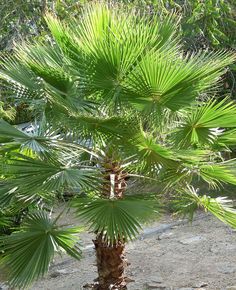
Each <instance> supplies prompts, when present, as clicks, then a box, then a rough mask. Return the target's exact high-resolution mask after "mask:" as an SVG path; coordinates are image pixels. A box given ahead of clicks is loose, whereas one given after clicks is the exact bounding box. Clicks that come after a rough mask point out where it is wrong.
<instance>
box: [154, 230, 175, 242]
mask: <svg viewBox="0 0 236 290" xmlns="http://www.w3.org/2000/svg"><path fill="white" fill-rule="evenodd" d="M173 234H174V233H172V232H169V233H162V234H160V235H159V236H158V238H157V239H158V240H162V239H169V238H171V236H173Z"/></svg>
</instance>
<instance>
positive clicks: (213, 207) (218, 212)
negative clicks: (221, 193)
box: [174, 187, 236, 228]
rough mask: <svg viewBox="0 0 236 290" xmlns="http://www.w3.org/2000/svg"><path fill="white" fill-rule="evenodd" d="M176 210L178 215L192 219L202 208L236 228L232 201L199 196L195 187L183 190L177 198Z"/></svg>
mask: <svg viewBox="0 0 236 290" xmlns="http://www.w3.org/2000/svg"><path fill="white" fill-rule="evenodd" d="M174 204H175V209H176V211H177V213H180V214H184V215H187V214H189V215H190V218H191V219H192V217H193V214H194V212H195V211H196V210H197V209H198V208H199V207H200V208H204V209H205V210H206V211H209V212H211V213H212V214H213V215H214V216H216V217H217V218H218V219H219V220H221V221H222V222H224V223H226V224H228V225H230V226H231V227H233V228H236V210H235V209H234V207H233V204H232V200H229V199H227V198H226V197H217V198H211V197H210V196H207V195H203V196H201V195H198V194H197V192H196V191H195V190H194V188H193V187H188V188H187V189H186V190H184V191H183V190H181V191H180V192H179V194H178V195H177V196H176V197H175V201H174Z"/></svg>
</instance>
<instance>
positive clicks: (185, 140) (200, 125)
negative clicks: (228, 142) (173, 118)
mask: <svg viewBox="0 0 236 290" xmlns="http://www.w3.org/2000/svg"><path fill="white" fill-rule="evenodd" d="M235 124H236V106H235V104H234V102H232V101H228V102H227V101H226V100H225V99H224V100H222V101H220V102H217V100H213V101H209V102H206V103H203V105H201V104H197V105H196V106H195V107H193V108H190V109H189V110H187V111H186V113H185V117H184V120H183V124H182V125H181V127H180V128H178V129H177V132H176V134H175V135H174V140H175V143H176V144H177V145H178V146H191V145H193V144H197V145H199V144H207V143H208V144H209V143H214V142H217V137H218V136H219V138H220V135H221V133H222V132H221V130H219V127H222V128H232V127H235Z"/></svg>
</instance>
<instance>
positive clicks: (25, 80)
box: [0, 4, 236, 290]
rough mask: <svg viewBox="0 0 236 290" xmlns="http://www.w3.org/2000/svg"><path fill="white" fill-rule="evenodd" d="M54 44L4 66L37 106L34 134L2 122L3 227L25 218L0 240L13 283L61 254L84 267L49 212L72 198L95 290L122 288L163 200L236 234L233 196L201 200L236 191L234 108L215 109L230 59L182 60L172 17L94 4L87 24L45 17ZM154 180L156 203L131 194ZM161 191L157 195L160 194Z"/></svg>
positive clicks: (40, 271) (28, 47) (69, 236)
mask: <svg viewBox="0 0 236 290" xmlns="http://www.w3.org/2000/svg"><path fill="white" fill-rule="evenodd" d="M46 21H47V23H48V27H49V29H50V31H51V34H52V36H53V41H50V42H49V43H47V42H46V43H39V42H37V43H33V44H23V45H19V46H18V47H17V48H16V51H15V53H14V55H13V56H8V57H4V58H2V60H1V72H0V75H1V78H2V79H3V81H4V82H3V83H6V85H7V88H8V90H10V91H12V93H13V94H14V96H15V98H17V99H18V100H20V101H21V100H22V101H23V102H28V103H29V105H30V106H32V105H33V106H34V107H36V108H37V114H36V120H37V122H36V124H35V126H34V131H33V132H31V133H25V132H23V131H20V130H19V129H17V128H16V127H14V126H11V125H9V124H8V123H7V122H6V121H4V120H1V121H0V142H1V147H0V156H1V157H0V158H1V162H2V166H1V169H0V176H1V188H0V204H1V206H0V213H1V214H0V219H1V216H2V217H3V218H2V219H1V220H2V223H5V222H6V217H7V216H8V214H9V212H14V211H18V212H19V211H21V212H22V211H23V212H24V211H25V210H27V212H26V214H25V215H26V216H25V217H23V218H22V223H21V227H20V228H15V229H14V231H13V233H12V234H11V235H4V236H2V237H1V238H0V247H1V251H2V254H1V258H0V262H1V265H2V267H4V269H5V271H6V273H7V274H8V281H9V283H10V284H11V285H13V286H18V287H23V288H24V287H26V286H27V285H29V284H30V283H31V282H32V281H33V280H35V279H37V278H39V277H41V276H42V275H44V274H45V273H46V272H47V271H48V268H49V265H50V262H51V260H52V258H53V255H54V252H55V251H57V250H60V249H61V248H63V249H64V250H65V251H66V252H67V253H68V254H69V255H71V256H73V257H75V258H80V246H79V244H78V240H77V235H76V234H77V233H78V232H80V231H81V229H80V227H69V226H68V225H65V226H61V225H60V223H59V225H58V223H57V221H58V219H59V218H60V216H59V217H57V218H56V219H52V218H51V215H50V210H51V209H52V206H53V204H54V203H56V202H57V200H58V196H62V195H63V194H64V193H65V192H69V193H72V194H73V199H72V201H71V202H69V203H67V205H68V206H69V207H73V208H74V211H75V214H76V215H77V216H78V217H80V218H82V219H83V221H84V222H85V224H86V225H88V226H89V228H90V230H91V231H93V232H94V234H95V238H94V245H95V251H96V257H97V269H98V279H97V280H96V282H95V283H94V284H93V286H91V287H94V289H100V290H105V289H127V281H128V279H127V278H126V277H125V272H124V271H125V267H126V265H127V261H126V259H125V244H126V242H127V241H128V240H131V239H133V238H135V236H137V234H138V232H139V230H140V228H141V225H140V221H141V220H142V219H143V218H147V217H149V216H153V215H155V214H157V213H158V212H159V211H160V209H161V207H162V206H161V204H162V203H161V201H162V200H166V198H165V197H166V195H168V197H169V198H168V199H167V200H168V202H170V203H172V205H173V207H174V209H175V210H176V211H177V212H179V213H182V214H189V215H190V217H192V215H193V213H194V212H195V210H197V209H198V208H199V207H200V208H205V209H206V210H208V211H210V212H211V213H213V214H214V215H215V216H216V217H218V218H219V219H220V220H222V221H223V222H225V223H227V224H229V225H231V226H232V227H236V211H235V210H234V209H233V208H232V207H231V204H230V201H229V200H228V199H227V198H211V197H210V196H208V195H207V193H205V192H198V190H197V189H196V186H198V184H199V181H200V182H201V183H207V184H208V185H209V187H213V188H214V187H220V186H221V185H222V184H224V183H229V184H236V178H235V177H236V172H235V160H234V159H229V160H227V161H225V160H224V158H223V154H222V153H221V152H223V151H230V149H229V147H228V146H229V145H232V144H235V143H236V129H235V127H236V105H235V104H234V102H232V101H230V100H228V99H227V98H225V99H223V100H221V101H219V100H217V99H215V98H214V97H213V96H214V94H215V92H216V91H217V87H218V85H219V80H220V77H221V75H222V74H223V73H224V70H225V69H224V68H225V67H226V66H227V65H229V64H231V63H232V62H233V61H234V60H235V57H234V55H233V53H229V52H200V53H196V54H186V53H184V52H182V50H181V45H180V39H179V37H178V33H177V31H178V25H177V24H176V23H177V22H178V19H177V17H176V16H174V15H173V16H171V17H167V18H166V17H162V16H161V15H147V14H145V13H141V12H139V11H136V10H129V11H126V9H125V7H123V6H116V5H101V4H94V5H90V6H89V7H87V8H86V9H85V10H84V11H83V14H82V16H81V19H79V20H75V19H72V20H71V21H70V22H67V23H61V22H60V21H59V20H57V19H55V18H53V17H52V16H51V15H47V17H46ZM139 178H144V179H143V180H151V182H155V183H156V184H157V185H158V188H159V189H160V188H161V194H158V195H157V194H155V193H146V194H144V193H143V192H140V190H139V188H138V187H137V188H136V191H137V192H136V194H129V191H128V189H127V188H128V185H129V182H130V180H132V181H136V180H137V179H139ZM160 186H161V187H160Z"/></svg>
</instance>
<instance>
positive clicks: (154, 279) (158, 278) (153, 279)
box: [149, 276, 164, 283]
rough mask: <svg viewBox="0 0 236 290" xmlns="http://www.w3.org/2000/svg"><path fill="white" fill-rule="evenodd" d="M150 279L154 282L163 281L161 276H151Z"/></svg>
mask: <svg viewBox="0 0 236 290" xmlns="http://www.w3.org/2000/svg"><path fill="white" fill-rule="evenodd" d="M149 279H150V281H151V282H154V283H163V281H164V280H163V278H161V277H158V276H151V277H149Z"/></svg>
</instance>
